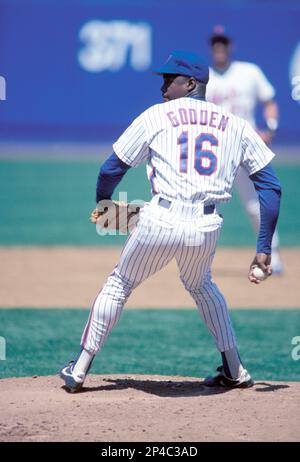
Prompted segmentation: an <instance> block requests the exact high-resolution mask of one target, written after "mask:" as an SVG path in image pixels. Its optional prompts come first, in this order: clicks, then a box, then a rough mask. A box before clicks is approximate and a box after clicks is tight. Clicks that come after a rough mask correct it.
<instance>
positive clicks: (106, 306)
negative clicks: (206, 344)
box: [60, 52, 281, 392]
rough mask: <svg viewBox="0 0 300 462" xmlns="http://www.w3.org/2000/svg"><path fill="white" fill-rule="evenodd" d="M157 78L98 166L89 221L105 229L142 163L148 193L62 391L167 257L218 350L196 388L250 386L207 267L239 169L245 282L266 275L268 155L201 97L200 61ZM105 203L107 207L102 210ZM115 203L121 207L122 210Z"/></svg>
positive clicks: (271, 194)
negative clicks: (251, 233) (249, 245)
mask: <svg viewBox="0 0 300 462" xmlns="http://www.w3.org/2000/svg"><path fill="white" fill-rule="evenodd" d="M155 72H156V73H157V74H159V75H162V76H163V85H162V87H161V91H162V95H163V99H164V102H163V103H162V104H157V105H154V106H152V107H150V108H148V109H147V110H146V111H145V112H143V113H142V114H141V115H139V116H138V117H137V118H136V119H135V120H134V121H133V123H132V124H131V125H130V126H129V127H128V128H127V130H126V131H125V132H124V133H123V134H122V135H121V137H120V138H119V139H118V140H117V141H116V142H115V143H114V145H113V150H114V152H113V154H112V155H111V156H110V157H109V158H108V159H107V160H106V162H105V163H104V164H103V165H102V167H101V169H100V173H99V177H98V182H97V193H96V195H97V197H96V200H97V203H98V207H97V209H96V210H94V211H93V212H92V215H91V219H92V221H93V222H95V223H97V222H98V220H100V219H102V223H103V226H107V221H108V220H106V215H105V213H104V211H103V210H104V208H105V209H107V208H108V209H109V205H108V206H107V204H112V206H114V205H115V203H114V202H113V201H111V197H112V194H113V191H114V190H115V188H116V186H117V184H118V183H119V182H120V181H121V179H122V177H123V176H124V175H125V173H126V172H127V170H128V169H129V168H132V167H136V166H138V165H140V164H142V163H147V171H148V177H149V180H150V183H151V188H152V194H153V197H152V200H151V201H150V202H149V203H146V204H145V205H144V207H142V208H140V209H139V208H137V210H136V211H132V210H130V211H129V216H130V217H131V216H132V215H133V216H135V218H136V217H138V220H137V221H136V223H135V226H134V227H133V228H132V230H131V232H130V234H129V237H128V239H127V241H126V243H125V246H124V248H123V251H122V253H121V256H120V259H119V262H118V264H117V266H116V267H115V268H114V270H113V272H112V273H111V274H110V275H109V277H108V279H107V281H106V283H105V285H104V287H103V288H102V290H101V291H100V292H99V293H98V295H97V296H96V299H95V301H94V304H93V306H92V308H91V311H90V315H89V319H88V322H87V324H86V326H85V329H84V331H83V334H82V338H81V348H80V351H79V354H78V356H77V357H76V359H75V360H74V361H71V362H70V363H69V364H68V365H67V366H65V367H64V368H63V369H62V370H61V371H60V376H61V378H62V379H63V380H64V382H65V386H66V388H67V390H68V391H70V392H76V391H78V390H80V389H81V387H82V385H83V383H84V380H85V378H86V375H87V372H88V371H89V369H90V367H91V364H92V361H93V359H94V357H95V355H96V353H97V352H98V351H99V350H101V348H102V347H103V345H104V343H105V341H106V339H107V337H108V335H109V333H110V331H111V330H112V328H113V327H114V325H115V324H116V323H117V321H118V320H119V318H120V316H121V314H122V310H123V307H124V305H125V303H126V301H127V299H128V297H129V296H130V294H131V292H132V291H133V290H134V289H135V288H136V287H137V286H138V285H139V284H141V283H142V282H143V281H144V280H146V279H147V278H148V277H149V276H151V275H153V274H154V273H156V272H158V271H159V270H161V269H162V268H163V267H165V266H166V265H167V264H168V263H169V262H170V261H171V260H172V259H175V260H176V262H177V265H178V268H179V271H180V279H181V281H182V283H183V284H184V287H185V288H186V290H187V291H188V292H189V293H190V294H191V296H192V297H193V299H194V301H195V304H196V306H197V309H198V311H199V314H200V316H201V318H202V320H203V322H204V323H205V324H206V325H207V328H208V330H209V331H210V333H211V334H212V336H213V338H214V341H215V345H216V348H217V349H218V351H219V352H220V354H221V360H222V365H221V366H220V367H218V369H217V370H218V372H219V373H218V374H217V375H216V376H215V377H208V378H207V379H206V380H205V381H204V385H207V386H223V387H228V388H234V387H241V388H247V387H251V386H252V385H253V380H252V378H251V376H250V374H249V372H248V371H247V370H246V368H245V367H244V365H243V363H242V361H241V358H240V355H239V352H238V349H237V341H236V336H235V333H234V329H233V326H232V323H231V320H230V316H229V311H228V308H227V304H226V300H225V298H224V296H223V294H222V293H221V292H220V290H219V289H218V287H217V285H216V284H215V283H214V282H213V280H212V275H211V265H212V262H213V258H214V255H215V251H216V245H217V241H218V238H219V234H220V230H221V227H222V221H223V219H222V217H221V216H220V215H219V213H218V207H219V204H221V203H222V202H226V201H228V200H230V198H231V191H232V186H233V182H234V179H235V176H236V174H237V171H238V168H239V166H240V165H243V166H244V168H245V169H246V170H247V173H248V175H249V177H250V179H251V181H252V182H253V184H254V187H255V189H256V191H257V193H258V197H259V202H260V210H261V220H260V230H259V234H258V240H257V248H256V255H255V257H254V259H253V262H252V264H251V266H250V270H249V276H248V277H249V280H250V281H251V282H252V283H255V284H259V283H260V279H259V278H256V277H255V276H254V274H253V273H252V270H253V268H260V269H261V270H262V271H263V272H264V274H266V275H270V274H271V272H272V269H271V241H272V236H273V233H274V229H275V226H276V222H277V218H278V213H279V204H280V196H281V188H280V184H279V181H278V179H277V177H276V175H275V173H274V171H273V169H272V167H271V165H270V162H271V160H272V159H273V157H274V154H273V153H272V151H271V150H270V149H269V148H268V147H267V146H266V145H265V143H264V142H263V141H262V139H261V138H260V137H259V136H258V134H257V133H256V132H255V130H254V129H253V128H252V127H251V125H250V124H249V123H248V122H246V121H245V120H243V119H241V118H239V117H237V116H235V115H233V114H232V113H230V112H228V111H226V110H225V109H224V108H222V107H220V106H217V105H215V104H213V103H210V102H207V101H206V100H205V92H206V85H207V83H208V80H209V69H208V66H207V65H206V64H205V62H204V60H203V59H202V58H201V57H199V56H197V55H194V54H192V53H186V52H173V53H172V54H171V55H170V57H169V58H168V60H167V62H166V63H165V64H164V65H163V66H162V67H161V68H160V69H157V70H156V71H155ZM103 201H104V202H105V204H106V206H105V207H104V208H101V207H102V206H101V204H102V203H103ZM99 204H100V205H99ZM117 205H118V204H117ZM118 207H121V205H118ZM123 207H125V208H126V209H128V205H126V204H125V205H123ZM103 217H104V219H103Z"/></svg>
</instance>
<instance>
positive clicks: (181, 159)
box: [113, 97, 274, 204]
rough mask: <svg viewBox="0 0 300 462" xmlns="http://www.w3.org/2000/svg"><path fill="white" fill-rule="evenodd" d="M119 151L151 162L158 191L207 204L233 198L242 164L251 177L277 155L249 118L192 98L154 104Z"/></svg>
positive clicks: (127, 158) (129, 160)
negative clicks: (233, 187)
mask: <svg viewBox="0 0 300 462" xmlns="http://www.w3.org/2000/svg"><path fill="white" fill-rule="evenodd" d="M113 149H114V151H115V153H116V154H117V156H118V157H119V158H120V159H121V160H122V161H123V162H125V163H126V164H128V165H130V166H132V167H136V166H138V165H140V164H141V163H143V162H145V161H146V162H147V172H148V177H149V180H150V181H151V184H152V192H153V194H155V193H159V194H161V195H162V196H164V197H165V198H167V199H177V200H182V201H192V202H195V201H201V202H204V203H205V204H217V203H219V202H224V201H228V200H229V199H230V198H231V190H232V186H233V182H234V179H235V176H236V173H237V170H238V167H239V165H240V164H241V165H243V166H245V168H246V170H247V172H248V174H249V175H251V174H253V173H255V172H257V171H258V170H260V169H262V168H263V167H264V166H265V165H267V164H268V163H269V162H270V161H271V159H272V158H273V157H274V154H273V152H272V151H271V150H270V149H269V148H268V147H267V146H266V145H265V144H264V142H263V141H262V140H261V138H260V137H259V136H258V135H257V134H256V132H255V131H254V129H253V128H252V127H251V126H250V125H249V124H248V122H246V121H245V120H243V119H241V118H239V117H236V116H234V115H233V114H232V113H230V112H227V111H225V110H224V109H223V108H221V107H220V106H216V105H215V104H213V103H209V102H207V101H202V100H197V99H195V98H191V97H184V98H178V99H176V100H172V101H168V102H166V103H162V104H157V105H154V106H152V107H150V108H149V109H147V110H146V111H145V112H143V113H142V114H141V115H140V116H138V117H137V118H136V119H135V120H134V121H133V123H132V124H131V125H130V126H129V127H128V128H127V130H126V131H125V132H124V133H123V134H122V135H121V137H120V138H119V139H118V140H117V141H116V143H114V145H113Z"/></svg>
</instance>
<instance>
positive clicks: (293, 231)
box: [0, 160, 300, 246]
mask: <svg viewBox="0 0 300 462" xmlns="http://www.w3.org/2000/svg"><path fill="white" fill-rule="evenodd" d="M98 170H99V164H98V162H95V161H92V160H87V161H73V162H72V161H57V160H55V161H54V160H53V161H51V160H43V161H4V160H2V161H0V211H1V213H0V245H16V244H18V245H121V244H122V243H123V242H124V241H125V237H124V236H104V237H103V236H102V237H99V236H98V235H97V234H96V232H95V227H94V226H92V225H91V224H90V223H89V220H88V218H89V214H90V211H91V209H92V208H93V207H94V196H95V184H96V179H97V175H98ZM276 170H277V172H278V175H279V178H280V180H281V183H282V186H283V199H282V207H281V216H280V221H279V231H280V235H281V244H282V245H283V246H297V245H299V244H300V238H299V228H300V215H299V213H298V196H299V194H298V182H299V176H300V167H299V166H298V165H287V166H277V167H276ZM118 191H126V192H128V199H129V200H133V199H143V200H149V198H150V192H149V182H148V179H147V177H146V172H145V166H142V167H139V168H137V169H131V170H130V171H129V172H128V173H127V174H126V176H125V178H124V179H123V181H122V183H121V185H120V186H119V188H118V190H117V191H116V194H115V198H117V197H118ZM222 213H223V215H224V227H223V232H222V234H221V239H220V245H224V246H229V245H233V246H248V245H250V246H254V245H255V235H254V232H253V231H252V228H251V225H250V223H249V219H248V217H247V215H246V213H245V211H244V209H243V207H242V206H241V204H240V202H239V199H238V197H237V195H236V194H234V197H233V199H232V201H231V202H230V204H226V205H224V206H223V207H222Z"/></svg>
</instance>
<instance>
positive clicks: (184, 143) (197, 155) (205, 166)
mask: <svg viewBox="0 0 300 462" xmlns="http://www.w3.org/2000/svg"><path fill="white" fill-rule="evenodd" d="M205 142H207V143H209V145H210V149H204V147H203V145H204V143H205ZM177 144H178V145H179V146H180V162H179V170H180V172H181V173H188V158H189V149H188V146H189V132H186V131H184V132H182V133H181V135H180V136H179V137H178V139H177ZM214 146H218V140H217V138H216V137H215V136H214V135H212V134H211V133H200V135H198V136H197V137H196V139H195V141H194V146H193V152H192V155H193V157H194V168H195V170H196V171H197V172H198V173H199V175H206V176H210V175H212V174H213V173H214V172H215V171H216V169H217V156H216V155H215V154H214V153H213V152H212V148H213V147H214Z"/></svg>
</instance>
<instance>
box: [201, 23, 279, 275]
mask: <svg viewBox="0 0 300 462" xmlns="http://www.w3.org/2000/svg"><path fill="white" fill-rule="evenodd" d="M210 45H211V53H212V67H211V69H210V78H209V83H208V85H207V94H206V98H207V101H212V102H213V103H215V104H219V105H220V106H222V107H224V108H225V109H226V110H228V111H230V112H233V114H236V115H238V116H239V117H242V118H244V119H246V120H247V121H248V122H249V123H250V124H251V125H252V127H254V128H256V123H255V110H256V107H257V104H258V103H262V104H263V116H264V120H265V123H266V125H267V127H268V128H267V129H266V130H257V131H258V133H259V134H260V136H261V138H262V139H263V140H264V141H265V143H270V142H271V140H272V138H273V136H274V133H275V131H276V129H277V127H278V117H279V115H278V106H277V104H276V102H275V101H274V96H275V90H274V88H273V86H272V85H271V84H270V82H269V81H268V80H267V78H266V76H265V75H264V74H263V72H262V70H261V69H260V68H259V67H258V66H257V65H256V64H253V63H248V62H241V61H232V60H231V54H232V40H231V38H230V37H229V36H228V35H227V34H226V33H225V31H224V28H223V27H222V26H216V27H215V28H214V32H213V34H212V36H211V37H210ZM236 186H237V190H238V193H239V196H240V199H241V201H242V203H243V204H244V206H245V208H246V211H247V213H248V215H249V217H250V219H251V222H252V224H253V227H254V229H255V231H256V232H257V231H258V228H259V219H260V212H259V203H258V200H257V194H256V191H255V189H254V187H253V184H252V182H251V181H250V180H249V178H248V175H247V172H246V171H245V169H244V168H240V170H239V173H238V176H237V179H236ZM278 247H279V237H278V232H277V231H275V233H274V236H273V242H272V270H273V274H281V273H282V272H283V265H282V262H281V259H280V256H279V252H278Z"/></svg>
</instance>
